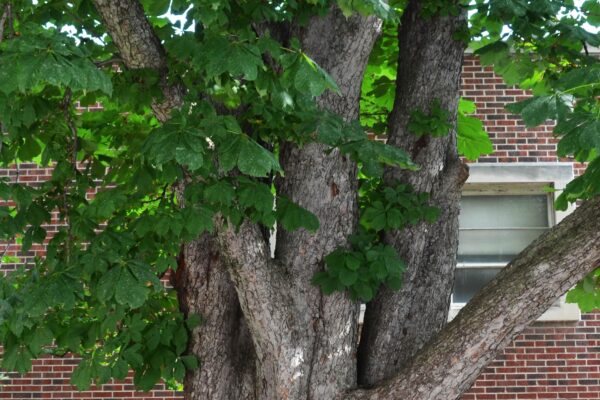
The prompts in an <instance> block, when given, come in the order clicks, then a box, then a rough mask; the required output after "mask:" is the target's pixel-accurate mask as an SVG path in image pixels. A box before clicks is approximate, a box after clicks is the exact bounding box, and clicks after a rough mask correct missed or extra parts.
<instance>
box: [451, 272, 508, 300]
mask: <svg viewBox="0 0 600 400" xmlns="http://www.w3.org/2000/svg"><path fill="white" fill-rule="evenodd" d="M501 269H502V268H458V269H457V270H456V278H455V280H454V302H455V303H466V302H468V301H469V300H471V298H472V297H473V296H474V295H475V293H477V291H478V290H479V289H480V288H482V287H483V286H484V285H485V284H486V283H488V282H489V281H491V280H492V278H493V277H494V276H496V274H497V273H498V272H500V270H501Z"/></svg>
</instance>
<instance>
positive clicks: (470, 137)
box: [457, 112, 494, 161]
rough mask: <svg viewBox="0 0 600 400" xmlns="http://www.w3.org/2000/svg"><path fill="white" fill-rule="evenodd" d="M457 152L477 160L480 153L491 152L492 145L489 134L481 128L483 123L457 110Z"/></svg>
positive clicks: (469, 158)
mask: <svg viewBox="0 0 600 400" xmlns="http://www.w3.org/2000/svg"><path fill="white" fill-rule="evenodd" d="M457 129H458V132H457V136H458V137H457V141H458V143H457V145H458V153H459V154H461V155H463V156H465V157H466V158H467V159H468V160H471V161H474V160H477V159H478V158H479V157H480V156H481V155H482V154H491V153H493V151H494V146H493V144H492V141H491V140H490V137H489V135H488V134H487V132H486V131H485V130H484V129H483V123H482V122H481V120H480V119H478V118H473V117H469V116H466V115H464V114H463V113H461V112H459V114H458V122H457Z"/></svg>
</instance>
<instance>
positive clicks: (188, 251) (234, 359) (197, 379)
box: [94, 0, 256, 400]
mask: <svg viewBox="0 0 600 400" xmlns="http://www.w3.org/2000/svg"><path fill="white" fill-rule="evenodd" d="M94 5H95V7H96V9H97V10H98V12H99V13H100V15H101V17H102V21H103V23H104V24H105V25H106V29H107V31H108V32H109V33H110V36H111V38H112V40H113V41H114V43H115V45H116V46H117V48H118V49H119V52H120V54H121V57H122V58H123V60H124V62H125V66H126V67H127V68H131V69H136V68H154V69H156V70H157V71H158V72H159V73H160V74H161V76H162V83H161V87H162V91H163V96H164V98H163V99H162V100H161V101H160V102H156V101H155V102H154V104H153V111H154V113H155V115H156V117H157V118H158V119H159V120H161V121H166V120H167V119H168V117H169V114H170V111H171V110H172V109H174V108H176V107H180V106H181V104H182V103H183V96H184V91H183V88H182V87H181V86H178V85H172V84H169V83H168V82H167V80H166V75H167V72H168V71H167V69H166V68H167V61H166V54H165V52H164V49H163V48H162V45H161V44H160V41H159V39H158V37H157V36H156V35H155V33H154V31H153V29H152V26H151V25H150V23H149V22H148V20H147V19H146V17H145V14H144V10H143V8H142V6H141V4H140V3H139V2H138V1H137V0H94ZM182 256H183V262H182V265H181V266H180V270H179V271H178V272H177V277H176V282H175V286H176V289H177V291H178V297H179V302H180V307H181V310H182V312H183V313H184V314H185V315H188V314H189V313H193V314H198V315H200V316H201V317H202V324H201V325H200V326H199V327H197V328H196V329H195V330H194V331H193V332H191V337H190V342H189V345H188V349H189V351H190V353H191V354H194V355H195V356H196V357H198V358H199V360H200V363H201V365H202V367H201V368H199V369H197V370H195V371H188V373H187V374H186V378H185V385H184V393H185V397H186V398H187V399H194V400H195V399H210V400H230V399H240V400H251V399H256V387H255V375H256V370H255V369H256V368H255V360H256V355H255V351H254V348H253V344H252V340H251V338H250V335H249V331H248V329H247V324H246V322H245V320H244V317H243V315H242V313H241V308H240V304H239V301H238V299H237V296H236V292H235V288H234V286H233V284H232V282H231V279H230V277H229V275H228V273H227V270H226V268H225V266H224V265H223V259H222V257H221V255H220V252H219V248H218V243H217V241H216V238H215V237H214V235H209V234H205V235H203V236H202V237H200V238H199V239H198V240H196V241H194V242H191V243H188V244H186V245H184V246H183V254H182Z"/></svg>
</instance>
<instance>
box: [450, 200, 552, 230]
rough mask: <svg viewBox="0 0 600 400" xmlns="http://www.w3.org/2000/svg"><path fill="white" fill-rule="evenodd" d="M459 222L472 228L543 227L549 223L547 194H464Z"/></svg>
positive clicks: (465, 226)
mask: <svg viewBox="0 0 600 400" xmlns="http://www.w3.org/2000/svg"><path fill="white" fill-rule="evenodd" d="M459 225H460V228H461V229H472V228H488V229H489V228H517V227H518V228H536V227H537V228H539V227H543V228H545V227H547V226H548V198H547V196H545V195H500V196H484V195H477V196H463V198H462V199H461V202H460V216H459Z"/></svg>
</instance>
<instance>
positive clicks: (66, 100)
mask: <svg viewBox="0 0 600 400" xmlns="http://www.w3.org/2000/svg"><path fill="white" fill-rule="evenodd" d="M72 95H73V92H72V91H71V89H70V88H67V89H66V90H65V95H64V97H63V100H62V104H61V106H62V109H63V115H64V117H65V122H66V123H67V127H68V128H69V130H70V131H71V167H72V168H73V180H74V181H75V180H76V179H77V126H75V121H73V117H72V115H71V112H70V108H71V100H72ZM68 194H69V183H68V182H67V183H66V184H65V187H64V190H63V209H64V210H65V221H66V223H67V248H66V251H67V263H68V262H69V259H70V248H71V243H72V241H73V233H72V230H71V220H70V218H69V202H68Z"/></svg>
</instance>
